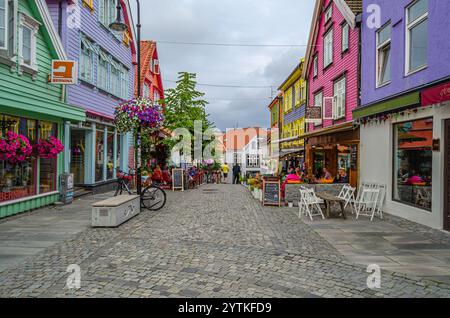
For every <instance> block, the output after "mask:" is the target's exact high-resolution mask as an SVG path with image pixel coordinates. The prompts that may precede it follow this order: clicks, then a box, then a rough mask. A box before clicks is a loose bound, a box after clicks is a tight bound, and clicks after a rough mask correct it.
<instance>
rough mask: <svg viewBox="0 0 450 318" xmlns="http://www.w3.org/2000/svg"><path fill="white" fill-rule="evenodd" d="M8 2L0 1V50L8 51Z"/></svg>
mask: <svg viewBox="0 0 450 318" xmlns="http://www.w3.org/2000/svg"><path fill="white" fill-rule="evenodd" d="M7 39H8V1H7V0H0V49H3V50H6V49H8V41H7Z"/></svg>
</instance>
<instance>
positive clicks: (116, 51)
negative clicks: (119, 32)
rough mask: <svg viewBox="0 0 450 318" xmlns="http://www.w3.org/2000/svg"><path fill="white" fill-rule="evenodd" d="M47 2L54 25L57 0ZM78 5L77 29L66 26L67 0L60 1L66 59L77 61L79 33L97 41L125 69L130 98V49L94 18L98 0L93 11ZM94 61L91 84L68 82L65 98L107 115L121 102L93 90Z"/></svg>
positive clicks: (94, 79)
mask: <svg viewBox="0 0 450 318" xmlns="http://www.w3.org/2000/svg"><path fill="white" fill-rule="evenodd" d="M47 5H48V7H49V9H50V11H51V12H54V14H52V16H53V15H54V17H55V18H54V23H55V26H57V25H58V15H57V12H58V11H57V10H58V1H56V0H47ZM78 6H79V7H80V8H79V9H80V12H81V24H80V26H81V28H80V29H78V28H70V27H68V26H67V17H66V11H67V3H63V30H64V32H63V34H62V38H63V45H64V47H65V49H66V52H67V55H68V58H69V59H71V60H76V61H79V60H80V47H81V42H80V38H81V34H82V33H83V34H85V35H86V36H87V37H88V38H90V39H91V40H92V41H93V42H95V43H96V44H98V45H99V46H100V47H101V48H102V49H103V50H104V51H106V52H108V53H110V54H111V55H112V56H113V57H114V58H115V59H116V60H117V61H119V62H121V63H122V64H123V65H124V66H125V67H127V68H128V69H129V87H128V91H129V96H128V98H129V99H131V98H133V95H134V94H133V89H134V88H133V84H134V74H135V70H134V65H133V63H132V52H131V48H130V47H127V46H125V45H124V44H123V43H122V38H120V39H118V38H116V37H115V36H114V35H113V34H112V33H111V32H110V31H109V30H108V29H107V28H106V27H105V26H103V25H102V24H101V23H100V22H99V21H98V16H99V15H98V7H99V1H98V0H96V1H94V11H91V10H90V9H89V8H86V7H83V6H82V3H81V1H78ZM122 15H123V12H122ZM97 64H98V63H97V60H96V59H94V64H93V65H94V67H93V70H92V73H93V83H92V84H89V83H86V82H84V81H81V80H80V81H79V83H78V84H77V85H71V86H70V87H68V89H67V101H68V103H70V104H73V105H77V106H80V107H82V108H84V109H85V110H87V111H93V112H95V113H101V114H104V115H107V116H112V115H113V113H114V108H115V107H116V106H117V105H118V104H119V103H120V102H121V100H120V99H119V98H116V97H114V96H112V95H110V94H108V93H107V92H104V91H102V90H99V89H97V88H96V87H95V86H96V78H97Z"/></svg>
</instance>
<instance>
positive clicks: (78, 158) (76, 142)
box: [70, 130, 86, 184]
mask: <svg viewBox="0 0 450 318" xmlns="http://www.w3.org/2000/svg"><path fill="white" fill-rule="evenodd" d="M70 140H71V141H70V144H71V147H72V149H71V154H70V155H71V158H70V171H71V172H72V173H73V175H74V183H75V184H84V170H85V156H86V132H85V131H84V130H72V131H71V132H70Z"/></svg>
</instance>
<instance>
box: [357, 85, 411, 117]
mask: <svg viewBox="0 0 450 318" xmlns="http://www.w3.org/2000/svg"><path fill="white" fill-rule="evenodd" d="M418 104H420V93H419V92H418V91H417V92H414V93H410V94H407V95H403V96H400V97H397V98H393V99H390V100H387V101H384V102H380V103H376V104H373V105H370V106H364V107H361V108H358V109H356V110H354V111H353V119H359V118H363V117H368V116H372V115H376V114H381V113H386V112H391V111H394V110H397V109H401V108H404V107H408V106H415V105H418Z"/></svg>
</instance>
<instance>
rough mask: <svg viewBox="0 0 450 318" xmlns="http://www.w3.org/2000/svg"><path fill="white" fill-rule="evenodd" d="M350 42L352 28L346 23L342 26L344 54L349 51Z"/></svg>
mask: <svg viewBox="0 0 450 318" xmlns="http://www.w3.org/2000/svg"><path fill="white" fill-rule="evenodd" d="M349 41H350V26H349V25H348V23H344V25H343V26H342V53H344V52H346V51H347V50H348V49H349Z"/></svg>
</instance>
